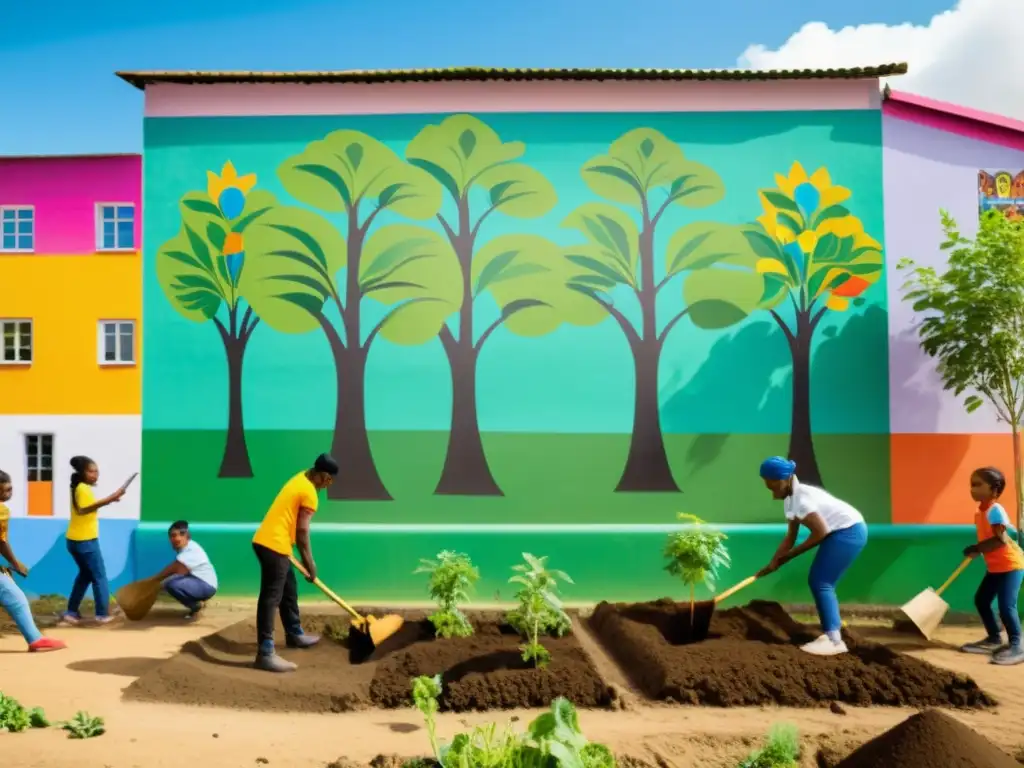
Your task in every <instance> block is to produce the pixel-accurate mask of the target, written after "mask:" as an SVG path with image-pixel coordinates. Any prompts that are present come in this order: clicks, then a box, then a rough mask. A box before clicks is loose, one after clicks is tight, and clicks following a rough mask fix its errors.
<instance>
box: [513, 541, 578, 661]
mask: <svg viewBox="0 0 1024 768" xmlns="http://www.w3.org/2000/svg"><path fill="white" fill-rule="evenodd" d="M523 560H524V562H523V563H520V564H519V565H515V566H513V567H512V570H513V571H515V574H514V575H513V576H512V578H510V579H509V583H510V584H518V585H519V591H518V592H516V601H517V602H518V603H519V605H518V606H517V607H516V608H515V609H513V610H512V611H510V612H509V614H508V617H507V621H508V623H509V624H510V625H511V626H512V627H514V628H515V629H516V630H517V631H518V632H519V634H520V635H522V636H523V638H524V640H525V642H524V643H523V644H522V645H521V646H519V650H521V651H522V652H523V661H533V663H534V666H537V667H544V666H547V663H548V662H549V661H550V660H551V654H550V653H549V652H548V650H547V649H546V648H545V647H544V646H543V645H542V644H541V642H540V637H541V636H542V635H544V634H555V635H558V636H561V635H564V634H565V633H566V632H568V631H569V629H570V627H571V626H572V623H571V621H570V619H569V616H568V614H566V612H565V608H564V607H563V606H562V600H561V598H560V597H559V595H558V585H559V582H565V583H567V584H572V583H573V581H572V579H570V578H569V575H568V574H567V573H565V572H563V571H558V570H554V569H549V568H548V567H547V561H548V559H547V557H534V556H533V555H531V554H530V553H529V552H523Z"/></svg>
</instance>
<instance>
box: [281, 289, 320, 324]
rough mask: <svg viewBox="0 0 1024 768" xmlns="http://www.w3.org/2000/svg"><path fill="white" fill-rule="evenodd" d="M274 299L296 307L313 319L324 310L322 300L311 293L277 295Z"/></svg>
mask: <svg viewBox="0 0 1024 768" xmlns="http://www.w3.org/2000/svg"><path fill="white" fill-rule="evenodd" d="M274 298H276V299H280V300H281V301H286V302H288V303H289V304H294V305H295V306H296V307H299V308H300V309H301V310H303V311H304V312H307V313H308V314H309V315H310V316H311V317H314V318H315V317H317V316H318V315H319V314H320V313H321V312H322V311H323V308H324V300H323V298H322V297H320V296H316V295H314V294H311V293H279V294H276V295H275V297H274Z"/></svg>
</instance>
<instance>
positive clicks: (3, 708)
mask: <svg viewBox="0 0 1024 768" xmlns="http://www.w3.org/2000/svg"><path fill="white" fill-rule="evenodd" d="M49 727H50V721H49V720H47V718H46V713H45V712H43V710H42V709H41V708H40V707H33V708H32V709H27V708H25V707H23V706H22V705H21V703H20V702H19V701H18V700H17V699H14V698H12V697H10V696H5V695H4V694H2V693H0V733H3V732H6V733H21V732H22V731H26V730H28V729H29V728H49Z"/></svg>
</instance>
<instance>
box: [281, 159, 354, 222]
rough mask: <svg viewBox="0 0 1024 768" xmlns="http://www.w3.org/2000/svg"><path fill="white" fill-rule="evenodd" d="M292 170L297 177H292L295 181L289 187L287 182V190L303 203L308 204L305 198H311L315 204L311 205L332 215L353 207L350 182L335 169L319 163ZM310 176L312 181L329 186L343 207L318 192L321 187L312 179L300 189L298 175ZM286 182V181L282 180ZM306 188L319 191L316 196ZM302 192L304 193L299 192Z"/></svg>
mask: <svg viewBox="0 0 1024 768" xmlns="http://www.w3.org/2000/svg"><path fill="white" fill-rule="evenodd" d="M292 170H293V171H294V172H295V174H296V175H294V176H292V178H293V179H295V181H292V182H291V184H290V185H289V184H288V183H287V182H285V189H287V190H288V191H289V192H290V193H291V194H293V195H294V196H295V197H296V198H298V199H299V200H302V202H307V200H306V199H304V198H310V199H311V200H313V201H315V202H311V203H310V205H316V207H317V208H319V209H320V210H322V211H330V212H332V213H340V212H341V211H344V210H346V209H347V208H349V207H351V206H352V190H351V189H349V186H348V182H346V180H345V179H344V178H343V177H342V175H341V174H340V173H338V172H337V171H336V170H334V169H333V168H330V167H329V166H326V165H318V164H317V163H296V164H295V165H294V166H292ZM302 173H304V174H308V175H309V176H310V177H312V179H316V180H318V181H322V182H323V183H324V184H326V185H327V186H329V187H330V188H331V190H332V191H333V192H334V193H335V194H336V195H337V196H338V199H339V200H340V201H341V205H339V204H338V203H336V202H334V201H331V200H330V197H329V196H327V195H325V194H324V192H323V191H322V190H317V188H318V187H319V186H320V185H318V184H314V183H312V179H309V178H307V179H305V180H304V182H305V183H304V185H303V187H299V183H300V182H299V181H298V179H299V177H298V175H297V174H302ZM282 181H284V179H282ZM304 187H311V188H312V189H313V190H317V191H316V192H315V193H314V194H311V193H310V192H307V191H306V190H305V189H304ZM299 190H302V191H299Z"/></svg>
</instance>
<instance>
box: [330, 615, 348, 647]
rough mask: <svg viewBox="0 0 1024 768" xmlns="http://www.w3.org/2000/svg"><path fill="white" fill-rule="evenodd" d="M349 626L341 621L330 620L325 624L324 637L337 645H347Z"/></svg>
mask: <svg viewBox="0 0 1024 768" xmlns="http://www.w3.org/2000/svg"><path fill="white" fill-rule="evenodd" d="M348 632H349V625H348V624H345V623H343V622H342V621H340V620H336V619H330V620H329V621H328V622H327V623H326V624H324V637H326V638H327V639H328V640H333V641H334V642H336V643H345V642H346V641H347V640H348Z"/></svg>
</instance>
